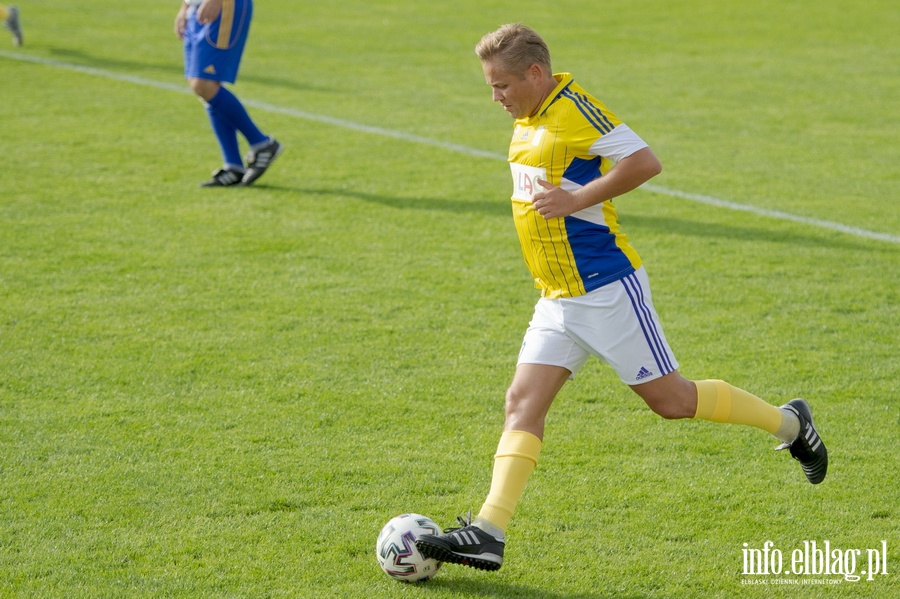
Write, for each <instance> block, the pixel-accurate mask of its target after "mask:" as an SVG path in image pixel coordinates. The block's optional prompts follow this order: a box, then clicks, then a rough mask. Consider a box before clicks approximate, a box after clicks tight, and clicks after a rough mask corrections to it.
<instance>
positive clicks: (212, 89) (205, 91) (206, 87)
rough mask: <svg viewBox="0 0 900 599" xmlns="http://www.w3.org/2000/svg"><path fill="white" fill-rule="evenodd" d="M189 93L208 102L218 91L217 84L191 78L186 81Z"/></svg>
mask: <svg viewBox="0 0 900 599" xmlns="http://www.w3.org/2000/svg"><path fill="white" fill-rule="evenodd" d="M188 85H189V86H190V88H191V91H192V92H194V93H195V94H196V95H198V96H200V97H201V98H203V99H204V100H206V101H209V100H210V99H211V98H212V97H213V96H215V95H216V92H218V91H219V82H218V81H212V80H210V79H199V78H192V79H189V80H188Z"/></svg>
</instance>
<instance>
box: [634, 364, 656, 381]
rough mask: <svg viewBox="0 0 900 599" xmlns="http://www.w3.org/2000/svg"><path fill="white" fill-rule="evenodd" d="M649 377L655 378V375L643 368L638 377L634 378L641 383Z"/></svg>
mask: <svg viewBox="0 0 900 599" xmlns="http://www.w3.org/2000/svg"><path fill="white" fill-rule="evenodd" d="M648 376H653V373H652V372H650V371H649V370H647V369H646V368H644V367H643V366H641V369H640V370H639V371H638V373H637V376H636V377H634V379H635V380H637V381H640V380H643V379H645V378H647V377H648Z"/></svg>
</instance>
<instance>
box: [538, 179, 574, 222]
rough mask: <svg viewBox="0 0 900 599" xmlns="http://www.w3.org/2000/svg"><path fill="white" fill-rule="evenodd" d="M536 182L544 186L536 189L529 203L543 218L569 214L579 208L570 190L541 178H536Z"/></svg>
mask: <svg viewBox="0 0 900 599" xmlns="http://www.w3.org/2000/svg"><path fill="white" fill-rule="evenodd" d="M537 183H538V185H540V186H541V187H543V188H544V191H538V192H537V193H535V194H534V196H533V197H532V199H531V205H532V206H534V209H535V210H537V211H538V214H540V215H541V216H543V217H544V219H545V220H550V219H551V218H562V217H564V216H569V215H570V214H572V213H573V212H578V211H579V210H580V209H581V208H579V206H578V203H577V201H576V199H575V196H574V194H572V192H570V191H566V190H565V189H562V188H561V187H557V186H556V185H553V184H552V183H549V182H547V181H544V180H543V179H537Z"/></svg>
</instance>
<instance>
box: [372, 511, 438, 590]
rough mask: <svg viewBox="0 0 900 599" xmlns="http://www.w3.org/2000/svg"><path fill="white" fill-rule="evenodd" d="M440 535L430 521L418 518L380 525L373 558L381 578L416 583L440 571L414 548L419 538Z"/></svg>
mask: <svg viewBox="0 0 900 599" xmlns="http://www.w3.org/2000/svg"><path fill="white" fill-rule="evenodd" d="M442 532H443V531H442V530H441V527H440V526H438V525H437V524H435V523H434V521H433V520H431V518H426V517H425V516H422V515H420V514H403V515H402V516H397V517H396V518H393V519H392V520H391V521H390V522H388V523H387V524H385V525H384V528H382V529H381V532H380V533H379V534H378V541H377V542H376V543H375V558H376V559H377V560H378V565H379V566H381V569H382V570H384V572H385V574H387V575H388V576H390V577H391V578H396V579H397V580H404V581H406V582H420V581H423V580H428V579H429V578H431V577H432V576H434V575H435V574H437V571H438V570H439V569H440V567H441V563H443V562H439V561H437V560H436V559H433V558H430V557H428V558H426V557H425V556H423V555H422V554H421V553H419V550H418V548H416V539H417V538H418V537H419V536H420V535H439V534H441V533H442Z"/></svg>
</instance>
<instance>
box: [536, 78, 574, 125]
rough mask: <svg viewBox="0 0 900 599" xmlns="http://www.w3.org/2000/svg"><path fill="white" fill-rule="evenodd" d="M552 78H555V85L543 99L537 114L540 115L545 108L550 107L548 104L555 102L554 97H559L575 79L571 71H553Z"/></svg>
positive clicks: (545, 110)
mask: <svg viewBox="0 0 900 599" xmlns="http://www.w3.org/2000/svg"><path fill="white" fill-rule="evenodd" d="M553 78H554V79H556V81H557V83H556V87H555V88H554V89H553V91H552V92H550V95H549V96H547V99H546V100H544V103H543V104H541V108H540V110H538V112H537V113H538V116H542V115H543V114H544V113H545V112H547V109H548V108H550V105H551V104H553V103H554V102H556V99H557V98H559V96H560V94H562V93H563V92H564V91H566V88H567V87H569V86H570V85H572V82H573V81H575V79H574V78H573V77H572V73H554V74H553Z"/></svg>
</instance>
